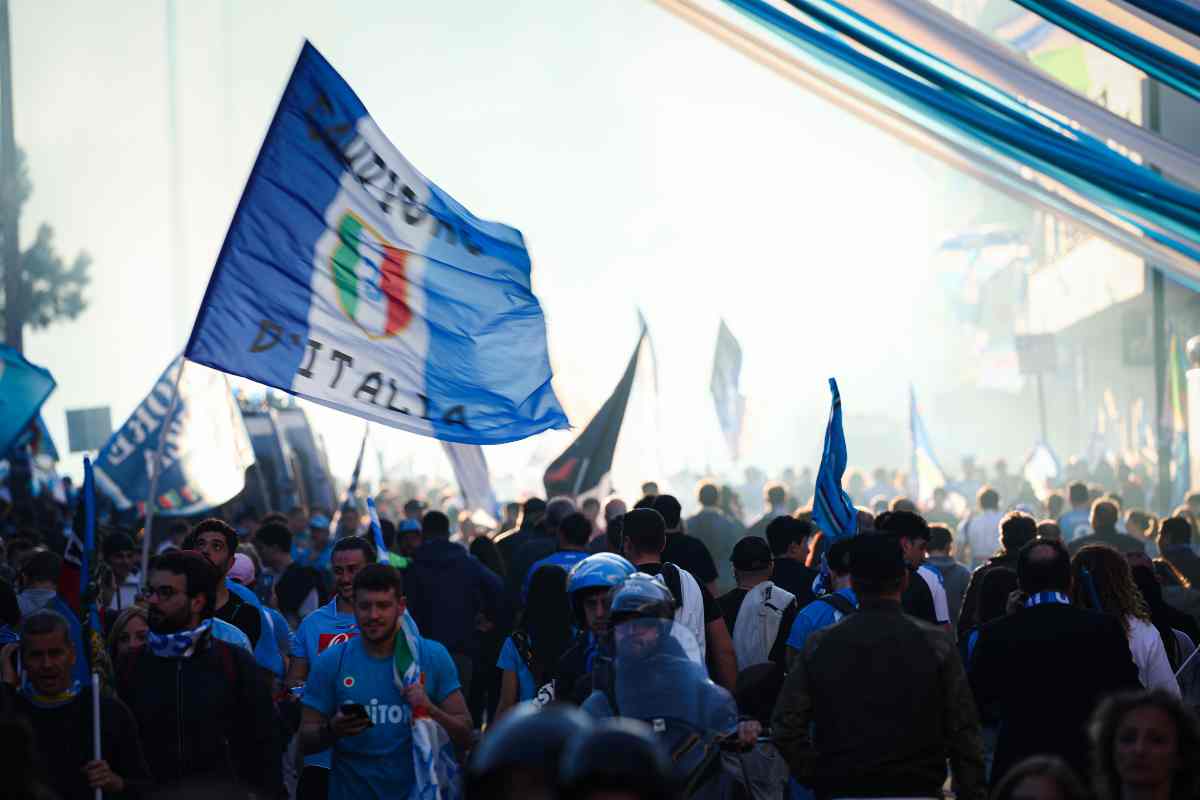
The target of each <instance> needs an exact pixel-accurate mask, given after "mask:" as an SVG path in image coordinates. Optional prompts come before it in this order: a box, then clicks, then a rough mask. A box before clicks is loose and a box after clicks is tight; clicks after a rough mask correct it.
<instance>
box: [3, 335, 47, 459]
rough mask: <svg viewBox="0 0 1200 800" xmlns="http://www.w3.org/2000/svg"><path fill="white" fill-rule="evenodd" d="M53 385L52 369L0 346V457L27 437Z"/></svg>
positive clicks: (4, 346) (5, 346)
mask: <svg viewBox="0 0 1200 800" xmlns="http://www.w3.org/2000/svg"><path fill="white" fill-rule="evenodd" d="M54 386H55V383H54V376H52V375H51V374H50V371H49V370H47V369H43V368H42V367H39V366H37V365H36V364H31V363H30V362H29V361H28V360H27V359H26V358H25V356H23V355H21V354H20V353H18V352H17V351H16V350H13V349H12V348H11V347H9V346H7V345H3V344H0V454H4V453H7V452H8V451H9V450H10V449H12V446H13V444H15V443H16V441H17V440H18V439H19V438H21V437H22V436H23V435H24V434H25V432H26V430H27V429H28V428H29V423H31V422H33V421H34V418H35V417H36V416H37V413H38V411H39V410H40V409H41V407H42V404H43V403H45V402H46V398H47V397H49V396H50V393H51V392H53V391H54Z"/></svg>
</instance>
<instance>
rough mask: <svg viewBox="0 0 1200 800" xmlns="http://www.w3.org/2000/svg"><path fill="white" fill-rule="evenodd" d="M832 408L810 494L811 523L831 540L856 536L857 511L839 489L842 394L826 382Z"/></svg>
mask: <svg viewBox="0 0 1200 800" xmlns="http://www.w3.org/2000/svg"><path fill="white" fill-rule="evenodd" d="M829 390H830V391H831V392H832V393H833V405H832V407H831V408H830V410H829V425H828V426H826V428H825V449H824V450H823V451H822V452H821V467H820V469H818V470H817V482H816V487H815V490H814V492H813V512H812V516H813V524H814V525H816V526H817V527H818V528H820V529H821V532H822V533H824V534H825V535H826V536H828V537H829V539H830V540H831V541H834V542H836V541H837V540H838V539H844V538H846V537H847V536H853V535H854V534H856V533H858V509H856V508H855V507H854V503H853V502H852V501H851V500H850V495H848V494H846V493H845V492H844V491H843V490H842V476H843V475H844V474H845V473H846V459H847V456H846V433H845V431H843V430H842V395H841V393H839V392H838V386H837V381H836V380H834V379H833V378H830V379H829Z"/></svg>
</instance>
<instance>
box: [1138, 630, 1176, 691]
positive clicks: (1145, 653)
mask: <svg viewBox="0 0 1200 800" xmlns="http://www.w3.org/2000/svg"><path fill="white" fill-rule="evenodd" d="M1125 619H1126V621H1127V622H1128V623H1129V652H1130V653H1132V654H1133V663H1134V664H1136V665H1137V669H1138V679H1139V680H1141V682H1142V686H1145V687H1146V688H1147V689H1166V690H1167V691H1168V692H1170V693H1171V694H1173V695H1175V696H1176V697H1179V696H1180V695H1181V692H1180V691H1179V681H1177V680H1175V673H1174V671H1173V670H1172V669H1171V662H1170V661H1168V660H1167V650H1166V648H1165V647H1163V641H1162V637H1161V636H1160V635H1159V634H1158V628H1156V627H1154V626H1153V625H1151V624H1150V623H1149V622H1146V621H1145V620H1143V619H1138V618H1137V617H1134V616H1129V617H1126V618H1125Z"/></svg>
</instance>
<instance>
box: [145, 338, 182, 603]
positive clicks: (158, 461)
mask: <svg viewBox="0 0 1200 800" xmlns="http://www.w3.org/2000/svg"><path fill="white" fill-rule="evenodd" d="M186 366H187V359H186V358H184V357H183V356H180V357H179V371H178V372H176V373H175V388H174V389H173V390H172V391H171V407H170V408H169V409H167V416H166V419H164V420H163V423H162V425H161V426H160V427H159V429H158V447H157V448H156V449H155V452H154V460H153V461H151V462H150V464H151V466H150V493H149V496H148V497H147V498H146V525H145V527H144V528H143V529H142V583H143V584H145V582H146V579H147V578H149V577H150V576H149V569H150V532H151V530H152V529H153V523H154V508H155V506H156V505H157V504H158V476H159V473H161V472H162V469H161V467H162V457H163V447H164V446H165V445H166V443H167V432H168V431H169V430H170V428H171V422H172V421H173V420H174V419H175V410H176V409H177V408H178V407H179V382H180V381H182V380H183V370H184V368H185V367H186Z"/></svg>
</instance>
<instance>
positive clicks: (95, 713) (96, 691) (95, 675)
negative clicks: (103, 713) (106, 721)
mask: <svg viewBox="0 0 1200 800" xmlns="http://www.w3.org/2000/svg"><path fill="white" fill-rule="evenodd" d="M102 758H104V755H103V754H102V753H101V752H100V673H99V672H96V671H95V670H93V671H92V760H93V761H99V760H101V759H102ZM94 797H95V800H104V790H103V789H101V788H100V787H99V786H97V787H96V789H95V795H94Z"/></svg>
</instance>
